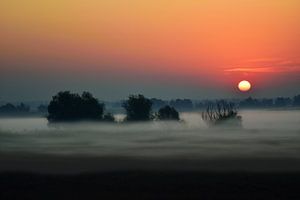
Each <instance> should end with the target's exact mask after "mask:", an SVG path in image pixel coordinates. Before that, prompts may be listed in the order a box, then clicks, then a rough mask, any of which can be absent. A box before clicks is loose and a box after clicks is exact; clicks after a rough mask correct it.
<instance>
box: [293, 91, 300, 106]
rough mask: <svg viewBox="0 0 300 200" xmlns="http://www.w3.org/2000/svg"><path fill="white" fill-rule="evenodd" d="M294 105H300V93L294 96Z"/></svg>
mask: <svg viewBox="0 0 300 200" xmlns="http://www.w3.org/2000/svg"><path fill="white" fill-rule="evenodd" d="M293 105H294V106H300V94H299V95H297V96H294V98H293Z"/></svg>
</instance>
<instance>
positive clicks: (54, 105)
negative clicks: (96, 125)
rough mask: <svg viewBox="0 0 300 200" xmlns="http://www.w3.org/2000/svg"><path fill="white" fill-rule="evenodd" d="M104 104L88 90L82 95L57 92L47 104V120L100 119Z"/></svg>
mask: <svg viewBox="0 0 300 200" xmlns="http://www.w3.org/2000/svg"><path fill="white" fill-rule="evenodd" d="M103 111H104V104H102V103H99V101H98V100H97V99H96V98H94V97H93V95H92V94H90V93H88V92H83V93H82V95H81V96H80V95H78V94H73V93H70V92H69V91H65V92H59V93H58V94H57V95H55V96H53V98H52V101H51V102H50V104H49V106H48V113H49V115H48V117H47V118H48V120H49V121H51V122H57V121H76V120H102V118H103Z"/></svg>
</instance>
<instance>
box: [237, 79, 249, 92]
mask: <svg viewBox="0 0 300 200" xmlns="http://www.w3.org/2000/svg"><path fill="white" fill-rule="evenodd" d="M238 88H239V90H240V91H242V92H247V91H249V90H250V89H251V84H250V82H249V81H246V80H243V81H241V82H240V83H239V85H238Z"/></svg>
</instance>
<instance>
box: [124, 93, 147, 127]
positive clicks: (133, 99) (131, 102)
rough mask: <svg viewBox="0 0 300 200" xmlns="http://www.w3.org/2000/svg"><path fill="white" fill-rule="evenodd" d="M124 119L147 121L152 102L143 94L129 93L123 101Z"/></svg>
mask: <svg viewBox="0 0 300 200" xmlns="http://www.w3.org/2000/svg"><path fill="white" fill-rule="evenodd" d="M122 106H123V108H124V109H125V110H126V119H125V120H126V121H147V120H150V119H151V111H152V102H151V100H149V99H147V98H145V97H144V96H143V95H141V94H138V95H130V96H129V97H128V100H126V101H125V102H124V103H123V105H122Z"/></svg>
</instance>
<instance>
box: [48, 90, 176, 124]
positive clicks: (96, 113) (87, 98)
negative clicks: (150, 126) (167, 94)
mask: <svg viewBox="0 0 300 200" xmlns="http://www.w3.org/2000/svg"><path fill="white" fill-rule="evenodd" d="M152 104H153V103H152V101H151V100H150V99H148V98H146V97H144V96H143V95H141V94H139V95H130V96H129V97H128V99H127V100H125V101H124V102H123V104H122V107H123V108H124V109H125V112H126V117H125V121H128V122H130V121H149V120H177V121H178V120H179V113H178V111H177V110H176V109H175V108H173V107H171V106H169V105H166V106H164V107H162V108H160V109H159V110H158V112H155V113H153V112H152ZM47 119H48V120H49V121H50V122H64V121H79V120H89V121H91V120H92V121H104V122H114V121H115V118H114V116H113V115H112V114H111V113H109V112H105V104H104V103H100V102H99V100H98V99H96V98H95V97H94V96H93V95H92V94H91V93H89V92H83V93H82V94H81V95H79V94H76V93H71V92H69V91H64V92H59V93H58V94H57V95H55V96H53V97H52V100H51V101H50V103H49V106H48V116H47Z"/></svg>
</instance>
